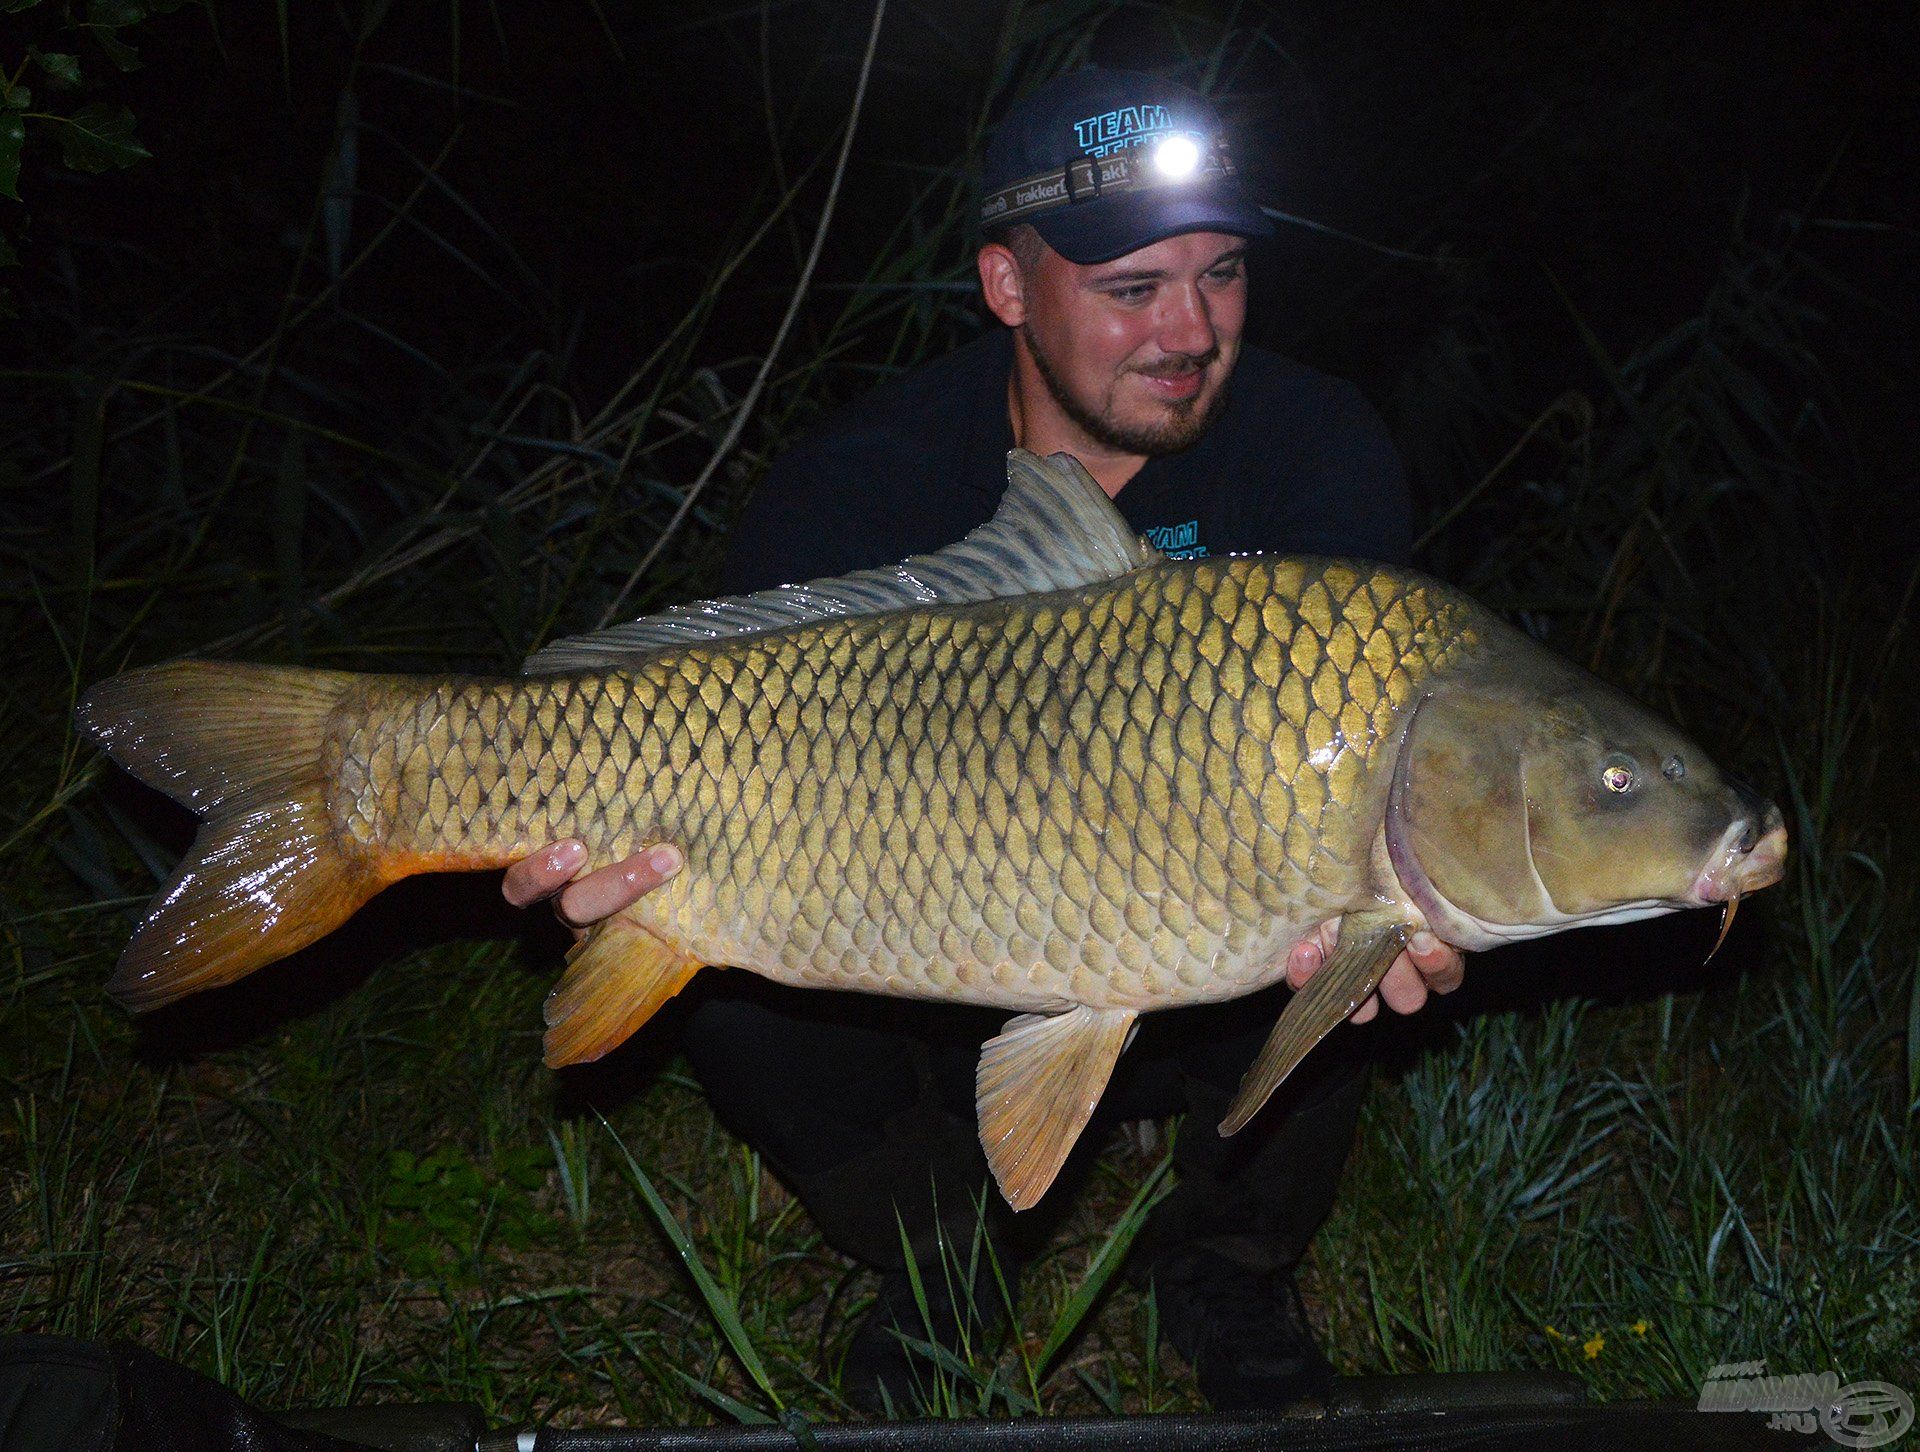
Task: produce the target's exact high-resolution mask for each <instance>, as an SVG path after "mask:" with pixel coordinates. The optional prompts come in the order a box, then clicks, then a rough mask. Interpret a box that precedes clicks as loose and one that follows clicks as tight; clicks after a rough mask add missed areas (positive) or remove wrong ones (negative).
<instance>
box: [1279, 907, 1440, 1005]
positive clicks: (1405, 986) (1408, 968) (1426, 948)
mask: <svg viewBox="0 0 1920 1452" xmlns="http://www.w3.org/2000/svg"><path fill="white" fill-rule="evenodd" d="M1339 938H1340V919H1338V918H1329V919H1328V920H1327V921H1326V922H1324V923H1322V924H1320V927H1319V929H1318V930H1317V931H1316V932H1314V933H1313V934H1311V935H1309V936H1308V937H1305V938H1302V939H1301V940H1300V941H1299V942H1297V943H1295V944H1294V945H1293V948H1292V949H1291V950H1290V951H1289V952H1288V954H1287V984H1288V986H1289V987H1292V988H1296V989H1298V988H1304V987H1306V984H1307V980H1308V979H1309V978H1311V977H1313V975H1314V974H1315V973H1318V972H1319V971H1320V965H1321V964H1322V963H1324V962H1326V960H1327V955H1328V954H1329V953H1331V952H1332V951H1333V945H1334V944H1335V943H1336V942H1337V941H1339ZM1466 972H1467V960H1466V959H1465V958H1463V957H1462V956H1461V955H1460V952H1459V950H1458V949H1457V948H1452V947H1449V946H1448V945H1447V944H1445V943H1443V942H1441V941H1440V940H1439V939H1438V938H1436V937H1435V936H1434V935H1433V934H1432V933H1430V932H1428V931H1427V930H1426V929H1425V928H1422V929H1421V930H1420V931H1419V932H1417V933H1415V934H1414V935H1413V937H1412V938H1410V939H1409V940H1408V942H1407V946H1406V950H1405V951H1404V952H1402V953H1401V954H1400V956H1399V957H1398V958H1395V959H1394V960H1393V963H1392V966H1390V967H1389V968H1388V969H1387V976H1386V977H1384V978H1382V979H1381V980H1380V988H1379V991H1378V992H1375V993H1371V994H1368V995H1367V1001H1366V1002H1365V1003H1363V1004H1361V1005H1360V1007H1359V1008H1357V1009H1355V1010H1354V1013H1353V1017H1352V1018H1350V1019H1349V1020H1348V1022H1349V1023H1365V1022H1366V1021H1367V1020H1368V1019H1370V1018H1372V1017H1373V1016H1374V1015H1375V1014H1377V1013H1379V1012H1380V1000H1381V999H1383V998H1384V999H1386V1001H1387V1007H1388V1008H1390V1009H1392V1010H1393V1011H1394V1012H1395V1013H1416V1012H1418V1011H1419V1010H1420V1009H1422V1008H1424V1007H1425V1006H1426V1002H1427V994H1428V993H1429V992H1430V991H1431V992H1433V993H1451V992H1453V990H1454V989H1456V988H1458V987H1459V986H1460V980H1461V979H1462V978H1464V977H1465V976H1466Z"/></svg>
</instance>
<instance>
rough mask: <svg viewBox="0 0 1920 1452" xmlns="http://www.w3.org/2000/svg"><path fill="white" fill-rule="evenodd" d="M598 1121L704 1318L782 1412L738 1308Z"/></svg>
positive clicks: (621, 1147) (647, 1181)
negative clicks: (675, 1258)
mask: <svg viewBox="0 0 1920 1452" xmlns="http://www.w3.org/2000/svg"><path fill="white" fill-rule="evenodd" d="M599 1118H600V1123H601V1124H602V1125H603V1126H605V1128H606V1131H607V1133H608V1134H610V1135H612V1136H613V1143H614V1146H615V1148H617V1149H618V1150H619V1151H620V1159H621V1162H622V1163H623V1164H624V1165H625V1167H626V1171H627V1178H628V1179H630V1180H632V1181H633V1185H634V1188H635V1189H637V1190H638V1191H639V1192H640V1197H641V1198H642V1199H643V1200H645V1201H646V1202H647V1208H648V1209H649V1210H651V1211H652V1212H653V1218H654V1219H655V1220H656V1221H658V1222H659V1224H660V1228H661V1230H662V1231H664V1232H665V1233H666V1237H667V1239H668V1240H669V1241H671V1242H672V1243H673V1248H674V1250H675V1251H676V1252H678V1254H679V1256H680V1263H681V1264H682V1265H684V1266H685V1267H686V1268H687V1274H688V1275H690V1276H692V1277H693V1284H694V1286H695V1288H696V1289H698V1290H699V1292H700V1299H701V1300H703V1301H704V1302H706V1306H707V1314H708V1315H710V1316H712V1317H713V1320H714V1324H715V1325H717V1326H718V1327H719V1328H720V1331H721V1334H723V1335H724V1336H725V1337H726V1338H727V1345H729V1346H731V1347H732V1348H733V1354H734V1355H735V1356H736V1357H738V1358H739V1360H740V1365H741V1366H742V1367H743V1368H744V1369H745V1370H746V1373H747V1375H748V1376H749V1377H751V1378H752V1379H753V1384H754V1385H755V1386H757V1387H759V1388H760V1394H761V1395H762V1396H764V1397H765V1398H766V1399H767V1401H768V1402H770V1403H771V1404H772V1405H773V1407H774V1409H775V1410H776V1411H780V1410H784V1406H783V1404H782V1402H781V1400H780V1394H779V1393H778V1392H777V1391H775V1390H774V1389H773V1378H772V1377H771V1376H769V1375H768V1374H767V1368H766V1365H765V1363H763V1362H762V1361H761V1360H760V1353H759V1352H758V1351H756V1350H755V1349H754V1346H753V1341H752V1339H751V1338H750V1337H748V1335H747V1328H746V1327H745V1326H744V1325H742V1324H741V1321H740V1308H739V1307H738V1306H736V1305H734V1303H733V1302H732V1301H731V1300H730V1299H729V1298H728V1297H727V1294H726V1292H725V1291H723V1290H721V1289H720V1283H719V1282H718V1281H716V1280H715V1279H714V1278H713V1274H712V1272H711V1271H709V1270H708V1269H707V1267H706V1262H704V1261H702V1260H701V1259H700V1252H699V1251H698V1250H697V1249H695V1247H694V1244H693V1240H692V1238H691V1237H690V1236H689V1235H688V1234H687V1232H686V1228H685V1227H684V1226H682V1225H681V1224H680V1222H679V1221H678V1220H677V1219H675V1218H674V1214H673V1212H672V1211H671V1210H669V1209H668V1208H667V1202H666V1201H665V1200H662V1199H661V1198H660V1192H659V1191H658V1190H656V1189H654V1188H653V1181H652V1180H650V1179H648V1178H647V1172H646V1171H645V1170H643V1169H641V1168H640V1162H639V1161H638V1160H636V1159H635V1158H634V1157H633V1152H632V1151H631V1150H629V1149H628V1148H627V1146H626V1141H624V1140H622V1139H621V1138H620V1135H619V1133H618V1132H617V1131H616V1130H615V1129H614V1127H613V1126H612V1125H611V1124H608V1123H607V1119H606V1116H605V1115H601V1116H599Z"/></svg>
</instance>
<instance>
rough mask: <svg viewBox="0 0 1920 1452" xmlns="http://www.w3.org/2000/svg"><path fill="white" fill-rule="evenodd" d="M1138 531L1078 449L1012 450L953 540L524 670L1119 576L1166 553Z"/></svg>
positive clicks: (602, 640) (546, 655) (649, 619)
mask: <svg viewBox="0 0 1920 1452" xmlns="http://www.w3.org/2000/svg"><path fill="white" fill-rule="evenodd" d="M1164 558H1165V556H1163V555H1162V554H1161V553H1160V551H1158V550H1156V549H1155V548H1153V546H1151V545H1149V544H1148V543H1147V542H1146V541H1145V540H1143V539H1141V538H1140V536H1139V535H1137V534H1135V533H1134V532H1133V528H1132V526H1130V525H1129V524H1128V523H1127V522H1126V520H1125V519H1124V518H1123V517H1122V516H1121V514H1120V511H1119V510H1117V509H1115V508H1114V507H1113V501H1112V500H1110V499H1109V498H1107V495H1106V492H1105V491H1104V490H1103V489H1101V487H1100V486H1099V485H1098V484H1097V483H1095V482H1094V479H1093V476H1092V475H1091V474H1089V473H1087V471H1086V469H1085V468H1083V467H1082V466H1081V464H1080V461H1079V460H1077V459H1075V458H1074V457H1073V456H1072V455H1071V454H1054V455H1052V456H1051V457H1049V458H1045V459H1042V458H1040V457H1039V456H1038V455H1036V454H1030V453H1028V452H1027V451H1026V450H1025V449H1015V450H1014V451H1013V452H1012V453H1010V454H1008V455H1007V493H1006V497H1005V498H1003V499H1002V500H1001V501H1000V508H999V509H998V510H997V511H995V513H994V516H993V518H992V519H990V520H988V521H987V522H986V523H985V524H983V525H981V526H980V527H979V528H978V529H976V530H974V531H973V532H972V533H971V534H968V535H967V536H966V537H965V538H964V539H961V540H960V541H958V542H957V543H955V544H950V545H948V546H946V547H945V548H944V549H938V550H935V551H934V552H933V553H932V554H925V555H914V556H912V557H910V558H908V559H905V560H902V561H901V562H900V563H899V564H897V565H887V566H885V567H883V568H880V569H873V570H860V571H858V572H856V573H854V574H851V575H840V576H837V577H835V578H833V579H827V580H813V581H810V582H809V583H807V584H805V585H781V586H779V587H777V588H775V589H772V590H761V591H759V592H758V593H756V594H752V595H728V596H726V597H724V598H722V599H719V600H702V601H699V602H697V603H695V604H691V605H675V606H674V607H673V608H672V609H670V610H662V611H661V612H660V613H659V614H657V615H648V616H645V617H643V618H641V619H639V620H635V621H631V622H629V623H628V624H626V625H616V626H614V627H613V628H612V629H610V630H602V631H597V632H595V633H594V634H592V635H575V636H570V637H568V638H567V639H565V640H557V641H555V642H554V643H553V644H552V645H550V646H548V647H547V648H546V649H545V650H542V651H539V652H537V653H535V654H534V655H532V656H530V657H529V658H528V660H527V664H526V670H527V673H528V674H529V675H544V674H551V673H556V672H563V671H591V670H606V669H609V668H612V667H619V666H624V665H630V664H631V663H632V662H633V661H634V659H635V658H636V657H638V656H643V655H646V654H648V653H650V652H652V651H656V650H661V649H663V648H666V647H671V646H685V645H704V644H706V643H708V642H709V641H714V640H720V639H723V638H725V637H728V636H736V635H762V634H765V633H766V632H768V631H771V630H780V629H784V628H785V627H787V626H789V625H802V624H805V623H807V622H809V621H815V620H828V619H832V618H833V617H835V616H841V615H878V614H881V613H883V612H885V611H888V610H903V609H907V608H909V607H911V606H915V605H957V604H964V603H966V602H968V601H973V600H996V599H1002V598H1004V597H1006V596H1009V595H1031V594H1038V593H1040V592H1042V591H1046V590H1065V589H1070V588H1071V587H1073V586H1075V585H1092V584H1098V583H1099V582H1101V581H1103V580H1115V579H1118V578H1119V577H1120V576H1122V575H1125V574H1128V573H1130V572H1132V571H1134V570H1137V569H1139V568H1140V567H1141V566H1143V565H1151V564H1155V563H1157V562H1158V561H1160V560H1162V559H1164Z"/></svg>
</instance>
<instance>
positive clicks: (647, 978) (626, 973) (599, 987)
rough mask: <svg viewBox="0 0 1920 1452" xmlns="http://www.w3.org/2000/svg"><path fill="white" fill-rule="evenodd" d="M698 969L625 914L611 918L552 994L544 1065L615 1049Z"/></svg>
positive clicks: (571, 959)
mask: <svg viewBox="0 0 1920 1452" xmlns="http://www.w3.org/2000/svg"><path fill="white" fill-rule="evenodd" d="M700 968H701V965H700V964H698V963H696V962H694V961H693V960H692V959H691V958H689V957H687V955H686V954H685V953H684V952H683V951H682V950H681V949H679V948H676V947H675V946H674V945H673V944H671V943H669V942H667V941H666V940H665V939H664V938H662V937H660V936H659V935H658V934H657V933H654V932H653V931H651V930H650V929H648V928H645V927H642V926H641V925H640V924H639V923H637V922H635V921H634V920H633V919H632V918H631V917H629V916H627V915H626V914H624V913H622V914H621V915H620V916H618V917H613V918H609V919H607V920H606V921H605V922H603V923H601V924H600V925H599V926H597V927H596V928H594V929H593V931H592V932H590V933H588V934H587V936H586V937H585V938H583V939H581V940H580V942H579V943H577V944H576V945H575V946H574V948H573V951H572V952H570V953H568V954H567V971H566V975H565V976H564V977H563V978H561V980H560V981H559V983H557V984H555V985H554V989H553V992H551V993H549V994H548V995H547V1007H546V1019H547V1036H546V1040H545V1046H546V1056H547V1067H548V1068H551V1069H558V1068H562V1067H563V1066H565V1065H567V1064H585V1063H590V1062H591V1061H593V1060H594V1059H597V1058H599V1057H601V1055H603V1054H607V1053H610V1052H611V1051H612V1050H614V1049H616V1048H618V1047H619V1046H620V1045H621V1044H623V1043H625V1042H626V1040H627V1039H628V1038H629V1037H630V1036H631V1035H632V1034H633V1032H634V1030H635V1029H637V1028H639V1027H640V1025H641V1024H643V1023H645V1022H646V1021H647V1020H648V1019H650V1018H652V1017H653V1015H654V1014H655V1013H656V1012H657V1011H658V1010H659V1008H660V1005H661V1004H663V1003H665V1002H666V1001H667V1000H668V999H669V998H672V997H673V995H674V994H676V993H678V992H679V991H680V990H681V989H682V988H685V987H686V986H687V980H688V979H690V978H692V977H693V975H694V974H696V973H698V972H699V971H700Z"/></svg>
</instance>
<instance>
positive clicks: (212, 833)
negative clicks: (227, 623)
mask: <svg viewBox="0 0 1920 1452" xmlns="http://www.w3.org/2000/svg"><path fill="white" fill-rule="evenodd" d="M355 680H356V677H354V676H351V675H347V674H344V673H342V672H339V671H309V670H293V669H287V668H280V667H273V666H247V665H234V664H231V663H227V662H220V661H174V662H172V663H170V664H167V665H159V666H150V667H148V668H147V669H145V670H137V671H129V672H127V673H126V674H125V675H119V676H115V677H114V678H113V679H112V680H108V681H102V682H101V683H100V684H99V685H97V686H95V687H94V688H93V689H92V690H91V691H89V692H88V693H87V696H86V699H85V700H83V701H82V702H81V703H80V707H79V710H78V711H77V712H76V717H77V720H78V723H79V726H80V729H81V730H82V731H83V732H85V733H86V735H87V736H89V737H90V738H92V740H93V741H94V742H96V743H97V744H98V745H100V746H101V747H103V748H104V749H105V750H106V752H107V754H108V755H109V756H111V757H112V758H113V759H114V760H115V761H116V762H118V763H119V764H120V765H121V766H123V767H125V768H126V769H127V770H128V771H130V772H132V773H133V775H135V776H137V777H138V778H139V779H140V780H141V781H143V782H145V783H147V785H149V786H152V787H156V788H158V789H159V790H161V791H163V792H165V793H167V795H168V796H170V797H172V798H173V799H174V800H175V801H177V802H180V803H182V804H183V805H185V806H188V807H191V808H193V810H194V811H196V812H198V813H200V815H201V816H202V817H204V818H205V819H206V820H205V821H204V822H203V823H202V825H201V828H200V832H199V835H198V836H196V837H195V838H194V839H193V846H192V847H191V848H190V849H189V850H188V852H187V856H186V859H185V860H184V861H183V862H182V863H181V864H180V868H179V870H178V871H177V872H175V873H174V875H173V880H172V881H171V882H169V883H168V884H167V886H166V888H165V890H164V891H162V892H161V894H160V895H159V896H158V897H157V898H155V899H154V902H153V906H152V908H151V909H150V910H149V911H148V914H147V918H146V921H145V922H143V923H142V924H141V925H140V928H139V930H138V931H137V932H136V933H135V934H134V935H133V941H132V942H130V943H129V944H128V945H127V949H126V951H125V952H124V953H122V954H121V955H120V963H119V966H118V967H116V968H115V969H114V972H113V976H112V977H111V978H110V979H109V980H108V982H107V990H108V991H109V992H110V993H112V994H113V996H114V997H115V998H117V999H119V1000H120V1002H121V1003H123V1004H125V1005H126V1006H127V1007H128V1008H130V1009H132V1010H133V1011H135V1012H136V1013H140V1012H145V1011H146V1010H148V1009H153V1008H158V1007H160V1006H161V1005H162V1004H166V1003H171V1002H173V1001H174V1000H175V999H176V998H183V997H185V996H186V995H187V994H190V993H198V992H199V991H200V990H201V989H203V988H216V987H219V986H220V985H222V984H226V983H231V982H233V981H234V980H235V979H237V978H241V977H244V976H245V975H246V974H248V973H251V972H252V971H253V970H254V969H256V968H261V967H264V966H265V965H266V964H268V963H271V962H274V961H275V960H276V959H279V958H284V957H286V956H287V955H288V954H289V953H293V952H296V951H298V950H299V949H301V948H304V947H305V946H306V945H307V944H309V943H311V942H314V941H315V940H316V939H319V938H322V937H324V936H326V935H327V934H328V933H330V932H332V931H333V930H334V929H335V928H337V927H338V926H340V924H341V923H343V922H345V921H346V919H347V918H348V917H350V916H351V915H352V914H353V913H354V911H355V910H356V909H358V908H359V907H360V905H361V904H362V903H364V902H366V900H367V899H368V898H370V897H372V896H373V895H374V894H375V893H376V892H378V891H379V890H380V889H381V888H382V887H383V886H385V885H386V879H385V878H384V877H383V876H382V875H381V874H380V873H379V872H378V870H377V869H376V866H375V864H374V862H373V861H372V859H371V857H370V855H369V854H368V853H367V852H366V851H365V849H363V848H359V847H358V846H357V845H356V844H353V843H350V842H343V841H342V840H341V839H340V837H339V835H338V833H336V832H335V830H334V828H333V824H332V822H331V820H330V818H329V816H328V813H327V807H326V800H325V777H324V766H323V764H322V761H321V749H322V746H323V744H324V741H325V737H326V732H327V725H328V722H329V720H330V718H331V717H332V715H333V713H334V711H335V709H336V708H337V707H338V706H339V705H340V703H341V700H342V698H343V697H344V696H345V695H346V693H347V692H348V690H349V689H350V688H351V687H352V685H353V683H354V681H355Z"/></svg>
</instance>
